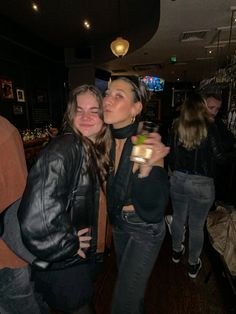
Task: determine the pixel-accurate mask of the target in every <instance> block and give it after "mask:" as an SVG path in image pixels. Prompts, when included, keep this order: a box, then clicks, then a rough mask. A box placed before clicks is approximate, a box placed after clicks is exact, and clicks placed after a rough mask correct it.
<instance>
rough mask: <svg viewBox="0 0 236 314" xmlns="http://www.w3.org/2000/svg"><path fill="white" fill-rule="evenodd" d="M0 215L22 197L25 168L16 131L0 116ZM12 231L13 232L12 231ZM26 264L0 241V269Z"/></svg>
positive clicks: (22, 152) (20, 143)
mask: <svg viewBox="0 0 236 314" xmlns="http://www.w3.org/2000/svg"><path fill="white" fill-rule="evenodd" d="M0 149H1V154H0V213H1V212H3V211H4V210H5V209H6V208H7V207H8V206H9V205H11V204H12V203H13V202H15V201H16V200H17V199H18V198H20V197H21V196H22V193H23V191H24V188H25V184H26V177H27V167H26V162H25V155H24V149H23V144H22V140H21V136H20V134H19V132H18V130H17V129H16V128H15V127H14V126H13V125H12V124H11V123H10V122H9V121H8V120H6V119H5V118H3V117H2V116H0ZM13 231H14V230H13ZM25 265H26V263H25V262H24V261H23V260H22V259H20V258H19V257H17V256H16V255H15V254H14V253H13V252H12V251H11V250H10V249H9V248H8V247H7V245H6V244H5V243H4V241H3V240H1V239H0V269H1V268H5V267H9V268H18V267H23V266H25Z"/></svg>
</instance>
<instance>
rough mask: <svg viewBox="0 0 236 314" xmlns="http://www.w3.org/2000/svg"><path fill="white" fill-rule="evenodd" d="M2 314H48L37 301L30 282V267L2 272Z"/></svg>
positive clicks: (0, 305)
mask: <svg viewBox="0 0 236 314" xmlns="http://www.w3.org/2000/svg"><path fill="white" fill-rule="evenodd" d="M0 278H1V279H0V313H1V314H23V313H24V314H32V313H33V314H39V313H42V314H46V313H49V311H48V308H47V307H46V305H45V311H44V310H42V309H40V307H39V304H38V303H37V301H36V298H35V294H34V290H33V285H32V283H31V282H30V270H29V268H28V267H22V268H16V269H12V268H3V269H1V270H0Z"/></svg>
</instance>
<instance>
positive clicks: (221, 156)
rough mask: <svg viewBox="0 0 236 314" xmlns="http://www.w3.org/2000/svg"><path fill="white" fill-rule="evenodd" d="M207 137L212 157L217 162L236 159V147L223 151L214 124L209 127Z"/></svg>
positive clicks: (221, 162)
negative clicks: (208, 135)
mask: <svg viewBox="0 0 236 314" xmlns="http://www.w3.org/2000/svg"><path fill="white" fill-rule="evenodd" d="M209 139H210V146H211V149H212V152H213V156H214V159H215V161H216V162H217V163H218V164H224V163H225V162H227V161H229V160H235V159H236V149H235V150H233V151H225V149H224V147H223V145H222V143H221V137H220V134H219V131H218V129H217V127H216V126H215V125H213V126H212V127H211V129H210V137H209Z"/></svg>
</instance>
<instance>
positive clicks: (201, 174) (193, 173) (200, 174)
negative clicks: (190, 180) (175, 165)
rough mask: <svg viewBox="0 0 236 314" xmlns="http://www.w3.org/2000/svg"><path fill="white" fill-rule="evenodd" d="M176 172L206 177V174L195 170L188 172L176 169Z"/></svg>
mask: <svg viewBox="0 0 236 314" xmlns="http://www.w3.org/2000/svg"><path fill="white" fill-rule="evenodd" d="M175 171H179V172H182V173H186V174H191V175H195V176H203V177H206V175H205V174H203V173H200V172H197V171H193V170H188V169H176V170H175Z"/></svg>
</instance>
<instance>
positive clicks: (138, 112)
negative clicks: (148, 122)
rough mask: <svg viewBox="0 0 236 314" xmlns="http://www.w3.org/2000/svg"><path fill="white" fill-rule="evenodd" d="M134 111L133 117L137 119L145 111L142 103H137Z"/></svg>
mask: <svg viewBox="0 0 236 314" xmlns="http://www.w3.org/2000/svg"><path fill="white" fill-rule="evenodd" d="M132 109H133V110H132V115H133V117H136V116H138V115H139V114H140V113H141V111H142V109H143V105H142V103H141V102H140V101H137V102H136V103H134V105H133V108H132Z"/></svg>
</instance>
